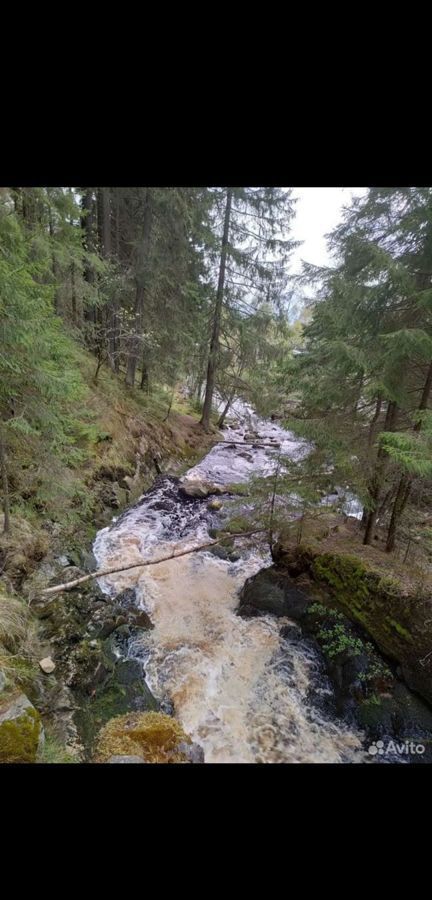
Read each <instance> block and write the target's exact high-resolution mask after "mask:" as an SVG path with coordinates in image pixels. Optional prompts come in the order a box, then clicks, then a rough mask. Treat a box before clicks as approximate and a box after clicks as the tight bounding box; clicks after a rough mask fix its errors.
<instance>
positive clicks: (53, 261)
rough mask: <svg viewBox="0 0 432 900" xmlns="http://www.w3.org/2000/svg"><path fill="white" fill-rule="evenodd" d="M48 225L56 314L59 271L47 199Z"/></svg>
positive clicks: (58, 304) (58, 301) (58, 311)
mask: <svg viewBox="0 0 432 900" xmlns="http://www.w3.org/2000/svg"><path fill="white" fill-rule="evenodd" d="M48 227H49V236H50V239H51V240H50V244H51V265H52V273H53V278H54V281H55V284H56V286H55V289H54V312H55V314H56V315H57V316H58V315H59V313H60V293H59V289H58V286H57V285H58V283H59V281H60V272H59V267H58V265H57V260H56V256H55V253H54V223H53V218H52V209H51V203H50V202H49V201H48Z"/></svg>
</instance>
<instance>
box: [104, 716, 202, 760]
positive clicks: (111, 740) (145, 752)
mask: <svg viewBox="0 0 432 900" xmlns="http://www.w3.org/2000/svg"><path fill="white" fill-rule="evenodd" d="M191 743H192V741H191V739H190V737H189V736H188V735H187V734H186V733H185V732H184V731H183V728H182V727H181V725H180V724H179V723H178V722H176V720H175V719H173V718H172V717H171V716H167V715H165V714H164V713H160V712H148V713H135V714H129V715H126V716H119V717H117V718H115V719H112V720H111V721H110V722H108V724H107V725H105V727H104V728H103V729H102V731H101V732H100V735H99V738H98V742H97V747H96V753H95V759H94V761H95V762H107V761H108V760H109V759H110V757H112V756H114V755H124V756H142V757H143V759H144V760H145V762H149V763H174V762H188V757H187V754H186V752H184V750H183V749H181V748H180V747H179V745H181V744H186V745H189V744H191Z"/></svg>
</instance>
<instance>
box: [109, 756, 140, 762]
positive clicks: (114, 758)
mask: <svg viewBox="0 0 432 900" xmlns="http://www.w3.org/2000/svg"><path fill="white" fill-rule="evenodd" d="M108 762H109V763H145V759H143V757H142V756H110V758H109V760H108Z"/></svg>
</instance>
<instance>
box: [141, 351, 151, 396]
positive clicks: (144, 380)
mask: <svg viewBox="0 0 432 900" xmlns="http://www.w3.org/2000/svg"><path fill="white" fill-rule="evenodd" d="M140 388H141V390H142V391H147V393H148V391H149V373H148V369H147V366H146V364H145V362H144V359H143V362H142V369H141V384H140Z"/></svg>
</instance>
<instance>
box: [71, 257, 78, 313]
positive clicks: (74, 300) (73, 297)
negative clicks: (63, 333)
mask: <svg viewBox="0 0 432 900" xmlns="http://www.w3.org/2000/svg"><path fill="white" fill-rule="evenodd" d="M71 300H72V322H73V324H74V325H78V317H77V297H76V284H75V262H74V260H72V265H71Z"/></svg>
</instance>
